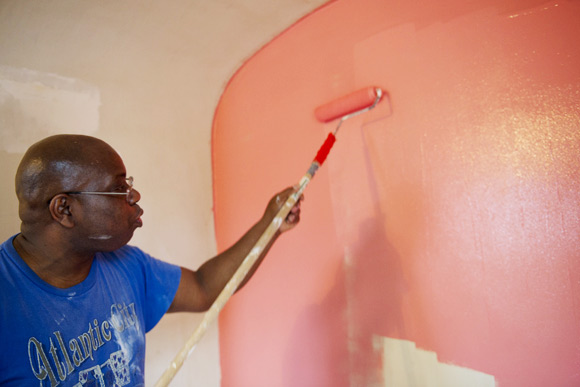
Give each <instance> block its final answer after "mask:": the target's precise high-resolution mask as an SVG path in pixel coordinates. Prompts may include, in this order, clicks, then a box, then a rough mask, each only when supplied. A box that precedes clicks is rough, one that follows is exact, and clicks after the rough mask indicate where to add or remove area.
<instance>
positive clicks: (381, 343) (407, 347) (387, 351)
mask: <svg viewBox="0 0 580 387" xmlns="http://www.w3.org/2000/svg"><path fill="white" fill-rule="evenodd" d="M373 344H374V345H375V346H376V347H377V348H380V347H382V350H383V378H384V386H397V387H465V386H470V387H495V386H496V383H495V378H494V377H493V376H492V375H488V374H485V373H483V372H479V371H475V370H472V369H469V368H464V367H458V366H455V365H452V364H445V363H440V362H439V361H438V359H437V354H436V353H435V352H430V351H425V350H422V349H418V348H417V347H416V346H415V343H413V342H412V341H407V340H398V339H392V338H389V337H382V336H375V337H374V342H373Z"/></svg>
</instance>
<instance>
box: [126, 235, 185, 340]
mask: <svg viewBox="0 0 580 387" xmlns="http://www.w3.org/2000/svg"><path fill="white" fill-rule="evenodd" d="M117 253H119V254H122V255H124V256H125V258H124V259H121V260H119V261H118V262H123V263H125V264H127V265H128V266H127V268H126V269H127V270H129V271H130V272H132V273H133V278H134V279H135V281H134V282H133V286H134V287H135V288H136V291H137V293H139V294H141V308H142V311H143V318H144V320H145V321H144V322H145V332H149V331H150V330H151V329H153V327H155V325H157V323H158V322H159V320H161V317H163V315H164V314H165V313H166V312H167V310H168V309H169V307H170V306H171V303H172V302H173V299H174V298H175V294H176V293H177V288H178V287H179V281H180V280H181V268H180V267H179V266H177V265H174V264H171V263H168V262H163V261H161V260H159V259H156V258H154V257H152V256H150V255H149V254H147V253H145V252H143V251H142V250H141V249H139V248H137V247H133V246H125V247H123V248H121V249H120V250H118V251H117ZM127 258H129V259H127ZM130 262H133V263H132V264H131V263H130ZM132 265H137V267H135V266H133V268H132V269H131V267H130V266H132ZM137 273H140V275H137Z"/></svg>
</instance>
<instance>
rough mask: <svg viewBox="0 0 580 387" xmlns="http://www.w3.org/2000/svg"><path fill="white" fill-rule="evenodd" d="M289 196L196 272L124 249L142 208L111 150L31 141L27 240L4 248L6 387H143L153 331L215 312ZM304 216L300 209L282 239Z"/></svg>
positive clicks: (23, 236) (0, 320) (0, 254)
mask: <svg viewBox="0 0 580 387" xmlns="http://www.w3.org/2000/svg"><path fill="white" fill-rule="evenodd" d="M292 192H293V189H292V188H289V189H286V190H284V191H283V192H281V193H279V194H278V195H276V196H275V197H274V198H273V199H272V200H270V202H269V203H268V206H267V208H266V211H265V213H264V215H263V216H262V218H261V219H260V220H259V221H258V222H257V223H256V224H255V225H254V226H253V227H252V228H251V229H250V230H248V231H247V232H246V234H245V235H244V236H242V238H241V239H240V240H239V241H238V242H237V243H236V244H235V245H234V246H232V247H231V248H229V249H228V250H226V251H224V252H223V253H221V254H219V255H218V256H216V257H214V258H212V259H210V260H209V261H207V262H206V263H204V264H203V265H202V266H201V267H199V269H198V270H196V271H192V270H189V269H186V268H180V267H177V266H175V265H171V264H168V263H164V262H161V261H159V260H157V259H154V258H152V257H150V256H149V255H147V254H146V253H144V252H143V251H141V250H139V249H137V248H135V247H131V246H127V243H128V242H129V240H130V239H131V237H132V236H133V232H134V231H135V229H136V228H138V227H141V226H142V221H141V215H142V214H143V210H142V209H141V208H140V207H139V205H138V204H137V203H138V202H139V199H140V198H141V196H140V194H139V192H138V191H137V190H135V189H134V188H133V179H132V177H128V176H127V174H126V171H125V166H124V164H123V161H122V160H121V157H120V156H119V155H118V154H117V153H116V152H115V150H113V148H111V147H110V146H109V145H108V144H106V143H105V142H103V141H101V140H99V139H96V138H94V137H89V136H81V135H58V136H52V137H48V138H46V139H44V140H42V141H40V142H38V143H36V144H34V145H33V146H31V147H30V149H29V150H28V151H27V152H26V153H25V155H24V157H23V158H22V161H21V163H20V165H19V167H18V170H17V173H16V194H17V196H18V200H19V216H20V219H21V221H22V224H21V232H20V233H19V234H17V235H15V236H13V237H12V238H10V239H9V240H7V241H6V242H4V243H3V244H2V245H1V246H0V385H2V386H4V385H6V386H33V385H36V386H38V385H41V386H83V385H87V386H89V385H90V386H113V385H114V386H124V385H130V386H135V385H143V384H144V369H143V367H144V360H145V333H146V332H147V331H149V330H150V329H152V328H153V327H154V326H155V325H156V324H157V322H158V321H159V320H160V319H161V317H162V316H163V314H165V313H166V312H177V311H191V312H199V311H204V310H207V309H208V308H209V307H210V306H211V305H212V303H213V301H214V300H215V299H216V298H217V296H218V295H219V293H220V291H221V290H222V289H223V287H224V286H225V284H226V283H227V281H228V280H229V278H230V277H231V276H232V275H233V273H234V272H235V270H236V269H237V267H238V266H239V265H240V263H241V262H242V260H243V259H244V258H245V257H246V255H247V254H248V252H249V251H250V250H251V249H252V247H253V246H254V244H255V242H256V241H257V240H258V239H259V237H260V236H261V235H262V232H263V231H264V230H265V229H266V227H267V226H268V225H269V223H270V221H271V220H272V219H273V218H274V216H275V214H276V213H277V211H278V209H279V205H281V204H283V203H284V202H285V200H286V198H287V197H288V196H289V195H290V194H291V193H292ZM299 215H300V201H299V202H298V203H297V205H296V206H295V207H294V208H293V209H292V211H291V212H290V214H289V215H288V217H287V218H286V220H285V222H283V224H282V225H281V227H280V230H279V232H278V233H277V235H276V236H275V237H274V239H276V238H277V237H278V235H280V233H281V232H284V231H286V230H289V229H291V228H292V227H294V226H295V225H296V224H297V223H298V221H299V218H300V216H299ZM265 253H266V252H264V253H263V254H262V256H261V257H260V259H259V260H258V263H256V265H255V266H254V268H253V270H255V268H256V266H257V265H258V264H259V262H260V261H261V260H262V259H263V256H264V255H265ZM250 274H251V273H250ZM242 285H243V284H242Z"/></svg>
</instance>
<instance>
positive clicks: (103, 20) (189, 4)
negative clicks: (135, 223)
mask: <svg viewBox="0 0 580 387" xmlns="http://www.w3.org/2000/svg"><path fill="white" fill-rule="evenodd" d="M324 2H325V1H322V0H317V1H314V0H312V1H307V0H303V1H297V0H279V1H275V2H273V1H269V0H251V1H248V0H243V1H242V0H237V1H236V0H214V1H191V0H176V1H171V2H162V1H139V2H136V1H128V0H127V1H123V0H121V1H120V0H100V1H65V0H55V1H43V0H29V1H26V2H24V1H19V0H3V1H2V2H0V66H2V67H1V72H0V140H1V144H0V165H2V167H1V168H0V178H1V179H2V185H1V188H0V200H1V205H0V237H1V238H2V240H4V239H6V238H7V237H9V236H10V235H12V234H14V233H16V232H17V231H18V228H19V221H18V217H17V202H16V199H15V195H14V189H13V176H14V172H15V169H16V166H17V164H18V162H19V160H20V158H21V156H22V152H23V150H24V149H25V148H26V147H27V145H29V144H30V143H32V142H34V141H36V140H38V139H40V138H42V137H44V136H46V135H50V134H54V133H59V132H62V131H66V132H76V133H88V134H94V135H96V136H98V137H100V138H102V139H104V140H106V141H108V142H109V143H110V144H111V145H112V146H113V147H115V148H116V149H117V150H118V151H119V153H120V154H121V156H122V157H123V158H124V160H125V163H126V166H127V170H128V173H129V174H132V175H133V176H134V177H135V180H136V186H137V187H138V189H139V190H140V192H141V194H142V200H141V203H142V206H143V208H144V209H145V216H144V218H143V219H144V223H145V225H144V228H143V229H141V230H138V231H137V233H136V236H135V238H134V239H133V241H132V244H136V245H139V246H141V247H143V248H144V249H145V250H146V251H148V252H150V253H152V254H153V255H155V256H157V257H160V258H162V259H165V260H168V261H171V262H174V263H177V264H180V265H185V266H189V267H192V268H195V267H197V266H198V265H199V264H200V263H201V262H202V261H203V260H205V259H206V258H207V257H209V256H211V255H213V254H214V253H215V252H216V251H215V238H214V229H213V213H212V207H213V203H212V187H211V163H210V141H211V122H212V119H213V112H214V110H215V107H216V104H217V101H218V99H219V97H220V95H221V92H222V90H223V88H224V86H225V84H226V82H227V81H228V79H229V78H230V76H231V75H232V74H233V73H234V72H235V70H236V69H237V68H238V67H239V66H240V65H241V63H243V61H244V60H245V59H246V58H248V57H249V56H250V55H252V54H253V53H254V52H255V51H256V50H257V49H259V48H260V47H261V46H262V45H263V44H265V43H267V42H268V41H269V40H270V39H271V38H272V37H273V36H275V35H276V34H277V33H279V32H281V31H282V30H283V29H285V28H286V27H288V26H289V25H290V24H291V23H292V22H294V21H295V20H297V19H298V18H300V17H302V16H303V15H304V14H306V13H308V12H309V11H311V10H313V9H314V8H316V7H318V6H319V5H320V4H322V3H324ZM256 216H259V214H256ZM253 220H254V219H248V224H250V222H252V221H253ZM200 319H201V316H191V315H172V316H167V317H166V318H164V320H163V321H162V322H161V323H160V325H159V326H158V327H157V328H156V329H155V330H153V332H151V333H150V334H149V336H148V352H147V380H148V383H147V384H148V385H149V384H152V383H153V381H154V380H156V379H157V377H158V376H159V375H160V374H161V373H162V371H163V370H164V368H165V367H166V366H167V365H168V364H169V361H170V359H171V358H172V357H173V356H174V354H175V353H176V352H177V351H178V349H179V348H180V347H181V345H182V343H183V341H184V340H185V339H186V338H187V337H188V336H189V335H190V333H191V332H192V331H193V329H194V328H195V326H196V325H197V322H198V321H199V320H200ZM219 374H220V373H219V353H218V346H217V329H215V327H214V328H212V329H211V330H210V332H209V333H208V334H207V336H206V337H205V338H204V340H203V341H202V343H200V345H199V346H198V348H197V349H196V350H195V351H194V353H193V354H192V355H191V357H190V359H189V360H188V362H187V363H186V365H185V366H184V367H183V368H182V370H181V371H180V373H179V374H178V375H177V377H176V379H175V380H174V384H173V385H175V386H189V385H191V382H192V381H193V380H195V381H196V385H203V386H217V385H219V378H220V376H219Z"/></svg>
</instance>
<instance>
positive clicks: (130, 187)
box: [64, 176, 133, 202]
mask: <svg viewBox="0 0 580 387" xmlns="http://www.w3.org/2000/svg"><path fill="white" fill-rule="evenodd" d="M125 180H126V181H127V189H126V191H125V192H98V191H70V192H64V193H65V194H68V195H110V196H125V197H126V200H127V201H128V202H129V201H130V199H131V197H132V193H133V176H129V177H127V178H126V179H125Z"/></svg>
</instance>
